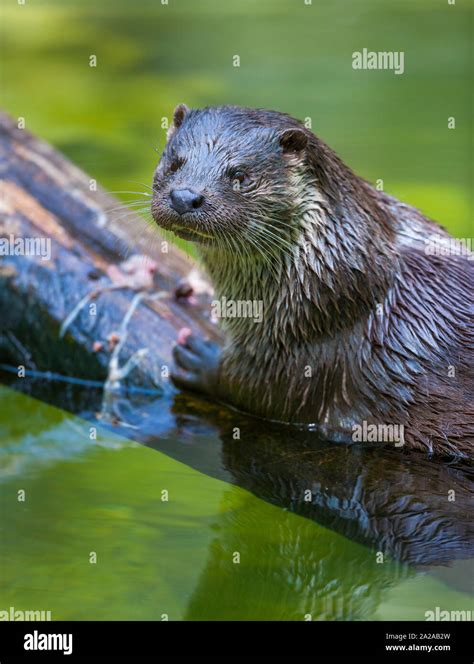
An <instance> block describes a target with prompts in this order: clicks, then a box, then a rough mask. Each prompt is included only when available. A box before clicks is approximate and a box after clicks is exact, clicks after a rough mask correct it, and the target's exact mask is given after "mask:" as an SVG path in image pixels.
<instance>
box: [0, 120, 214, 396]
mask: <svg viewBox="0 0 474 664" xmlns="http://www.w3.org/2000/svg"><path fill="white" fill-rule="evenodd" d="M0 187H1V195H0V200H1V203H0V238H3V240H2V246H0V310H1V311H2V316H1V319H0V362H5V363H10V364H11V363H13V364H14V365H15V366H17V365H24V366H25V367H26V368H27V369H39V370H47V371H52V372H59V373H62V374H67V375H71V376H74V377H76V378H78V377H79V378H89V379H90V378H99V379H105V378H106V377H107V375H108V373H109V374H110V368H111V367H110V365H111V362H112V364H114V367H112V368H114V369H115V371H116V373H117V369H119V368H120V367H123V366H124V365H126V363H127V361H129V360H130V358H132V357H134V360H133V363H134V364H136V366H135V368H134V369H133V370H131V371H130V372H129V374H128V376H127V378H126V381H127V383H128V384H131V385H137V386H141V387H148V388H157V389H159V390H161V391H164V392H167V391H170V390H172V389H173V388H172V386H171V384H170V382H169V381H168V380H163V377H162V374H163V373H164V374H166V369H163V368H164V367H169V365H170V362H171V349H172V345H173V342H174V340H175V339H176V337H177V335H178V333H179V330H180V329H181V328H183V327H185V328H190V329H191V330H193V331H200V332H201V333H203V334H205V335H207V336H210V337H211V338H212V337H217V335H218V333H217V330H216V327H215V326H214V325H213V324H211V322H210V317H209V307H208V306H207V305H208V301H209V296H208V295H207V296H206V294H202V295H198V296H194V297H193V298H191V301H192V302H194V303H190V300H189V298H187V299H186V298H177V297H176V296H175V293H176V288H177V287H178V285H179V283H180V282H181V281H182V280H183V279H185V278H186V277H187V275H188V274H189V273H190V271H191V270H196V269H197V266H196V264H195V263H194V262H193V261H192V260H191V259H190V258H189V257H188V256H186V255H185V254H184V253H183V252H182V251H180V250H179V249H177V248H176V247H175V246H173V245H172V244H169V243H166V242H165V241H163V239H162V238H161V237H160V236H159V234H158V230H157V229H155V228H149V227H148V226H147V224H146V222H145V220H144V219H143V218H142V217H139V216H138V215H135V214H133V213H131V212H130V211H129V212H128V213H127V215H126V219H125V217H124V210H126V209H127V208H125V207H124V206H122V205H120V204H119V202H118V201H117V200H116V199H114V198H113V197H111V196H110V195H108V194H106V193H105V191H103V190H102V189H101V188H100V187H98V188H97V190H96V191H95V183H94V181H93V180H91V178H89V176H87V175H86V174H84V173H83V172H81V171H80V170H79V169H78V168H77V167H75V166H74V165H73V164H72V163H71V162H70V161H68V160H67V159H66V158H65V157H64V156H63V155H61V154H60V153H59V152H57V151H56V150H55V149H53V148H52V147H50V146H49V145H47V144H46V143H44V142H42V141H40V140H38V139H36V138H35V137H33V136H32V135H31V134H29V133H28V132H27V131H25V130H21V129H18V128H17V126H16V125H15V123H14V122H13V121H12V120H11V118H9V117H8V116H7V115H5V114H0ZM25 238H28V239H29V240H30V242H29V245H28V246H27V245H26V243H25V242H24V239H25ZM15 243H17V244H15ZM2 248H3V251H2ZM28 249H30V250H33V249H34V250H35V254H34V255H25V253H26V252H27V251H28ZM5 252H7V253H9V255H3V256H1V254H2V253H5ZM12 254H13V255H12ZM15 254H17V255H15ZM40 254H42V255H40ZM49 254H50V255H49ZM80 303H82V304H83V306H82V307H81V308H80V310H78V309H76V311H75V307H77V306H78V304H80ZM130 307H132V309H130ZM127 312H128V314H129V317H130V320H131V321H132V323H131V324H130V325H128V327H127V329H125V327H124V325H123V321H124V319H125V322H126V317H127ZM71 313H72V314H73V318H72V317H71V318H69V319H68V316H69V315H70V314H71ZM74 314H75V315H74ZM65 321H66V324H67V330H65V334H64V335H63V334H61V332H62V330H61V326H62V325H63V324H64V322H65ZM121 326H122V329H121ZM63 331H64V330H63ZM119 332H120V333H121V338H120V339H119V338H118V335H119ZM137 351H139V354H138V355H135V356H134V354H136V353H137ZM109 377H110V376H109Z"/></svg>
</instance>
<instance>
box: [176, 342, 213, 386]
mask: <svg viewBox="0 0 474 664" xmlns="http://www.w3.org/2000/svg"><path fill="white" fill-rule="evenodd" d="M219 355H220V347H219V345H218V344H216V343H214V342H213V341H206V340H204V339H202V338H201V337H196V336H194V335H193V334H186V335H180V336H179V337H178V342H177V344H176V346H175V347H174V348H173V357H174V361H175V363H176V368H175V369H174V370H173V371H172V372H171V380H172V381H173V383H174V384H175V385H176V387H179V388H182V389H186V390H193V391H194V392H203V393H204V394H208V395H210V396H213V395H215V394H216V388H217V368H218V366H219Z"/></svg>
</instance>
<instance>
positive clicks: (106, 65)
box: [0, 0, 474, 237]
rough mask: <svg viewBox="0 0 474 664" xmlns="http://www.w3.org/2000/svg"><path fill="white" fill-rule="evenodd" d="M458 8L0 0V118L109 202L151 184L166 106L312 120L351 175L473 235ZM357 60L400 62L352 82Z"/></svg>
mask: <svg viewBox="0 0 474 664" xmlns="http://www.w3.org/2000/svg"><path fill="white" fill-rule="evenodd" d="M471 12H472V6H470V3H469V2H463V1H458V2H456V4H455V5H454V6H450V5H449V4H448V2H447V0H440V1H439V2H433V1H430V0H384V1H383V2H381V1H380V0H332V1H331V2H322V1H320V0H313V2H312V4H311V5H310V6H307V5H305V3H304V1H303V0H258V2H257V0H233V1H232V2H230V1H229V2H223V1H222V0H169V4H168V5H162V4H161V2H160V1H159V0H138V1H136V2H129V1H128V0H101V1H100V2H97V1H96V0H42V1H39V0H37V1H35V2H30V1H29V0H28V1H27V2H26V4H25V5H18V4H17V2H13V1H12V2H11V3H7V2H3V3H2V25H1V27H0V30H1V35H0V36H1V41H2V44H3V46H2V54H3V56H4V66H3V67H2V82H3V83H2V88H3V90H2V92H3V95H2V99H3V101H2V106H3V107H4V108H5V109H6V110H8V111H9V112H10V113H12V114H13V115H14V116H15V117H23V118H25V121H26V126H27V128H29V129H30V130H32V131H34V132H36V133H37V134H39V135H40V136H41V137H43V138H45V139H47V140H49V141H51V142H52V143H54V144H55V145H56V146H58V148H59V149H60V150H62V151H64V152H65V153H66V154H67V155H69V156H70V157H71V158H72V159H73V160H74V161H75V162H76V163H77V164H78V165H79V166H80V167H81V168H83V169H84V170H86V171H87V172H88V173H90V174H91V176H92V177H95V178H96V179H97V180H98V181H99V182H100V183H101V184H103V185H104V186H105V187H106V188H108V189H109V190H114V191H124V190H133V191H142V190H143V188H142V187H141V186H140V185H137V184H136V182H135V181H138V182H140V183H145V184H149V183H150V181H151V175H152V171H153V169H154V166H155V163H156V160H157V155H156V153H155V152H154V150H153V147H157V148H158V150H160V148H161V147H162V146H163V144H164V140H165V138H164V137H165V130H164V129H162V128H161V120H162V118H163V117H170V114H171V113H172V110H173V108H174V106H175V105H176V104H177V103H179V102H182V101H184V102H186V103H187V104H188V105H190V106H193V105H194V106H205V105H209V104H241V105H248V106H254V107H268V108H273V109H278V110H282V111H286V112H289V113H290V114H292V115H295V116H296V117H299V118H306V117H310V118H311V119H312V128H313V130H314V131H315V132H316V133H317V134H319V135H320V136H321V137H322V138H323V139H324V140H326V142H328V143H329V144H330V145H331V146H332V147H333V148H334V149H335V150H336V151H337V152H338V153H339V154H340V155H341V156H342V158H343V159H344V160H345V161H347V162H348V163H349V164H350V165H351V166H352V167H353V168H354V169H355V170H356V171H357V172H358V173H360V174H361V175H363V176H364V177H366V178H367V179H369V180H371V181H372V182H375V181H376V180H377V179H382V180H383V181H384V188H385V190H386V191H388V192H389V193H392V194H394V195H396V196H398V197H399V198H401V199H402V200H405V201H407V202H409V203H411V204H413V205H416V206H418V207H419V208H421V209H422V210H423V211H424V212H425V213H426V214H427V215H429V216H431V217H433V218H434V219H437V220H438V221H440V222H442V223H443V224H445V225H446V226H447V227H448V228H449V229H450V230H451V231H452V232H453V233H454V234H456V235H458V236H459V237H472V216H473V215H472V212H473V206H472V184H473V178H472V175H473V174H472V160H471V158H470V145H472V131H473V119H474V114H473V112H472V100H471V89H472V65H471V63H470V53H471V41H472V33H471V26H472V21H471ZM363 48H368V49H369V50H377V51H384V50H385V51H386V50H394V51H403V52H404V53H405V73H404V74H403V75H395V74H394V73H393V72H391V71H355V70H353V69H352V66H351V63H352V53H353V52H354V51H361V50H362V49H363ZM91 55H95V56H97V66H96V67H90V66H89V57H90V56H91ZM234 55H239V56H240V60H241V62H240V67H238V68H237V67H233V66H232V58H233V56H234ZM449 117H455V119H456V128H455V129H448V118H449ZM123 197H124V198H125V199H134V198H137V196H136V195H134V194H129V195H125V194H124V195H123Z"/></svg>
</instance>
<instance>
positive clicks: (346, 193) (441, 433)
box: [152, 104, 474, 459]
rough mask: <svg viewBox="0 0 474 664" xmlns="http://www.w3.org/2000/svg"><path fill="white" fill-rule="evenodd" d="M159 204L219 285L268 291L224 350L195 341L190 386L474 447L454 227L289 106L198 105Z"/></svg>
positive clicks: (470, 277)
mask: <svg viewBox="0 0 474 664" xmlns="http://www.w3.org/2000/svg"><path fill="white" fill-rule="evenodd" d="M152 215H153V218H154V220H155V221H156V223H157V224H158V225H159V226H160V227H162V228H163V229H167V230H170V231H172V232H173V233H175V234H176V235H177V236H179V237H181V238H184V239H187V240H192V241H193V242H195V243H196V245H197V247H198V250H199V253H200V256H201V258H202V261H203V263H204V265H205V267H206V269H207V271H208V273H209V275H210V276H211V278H212V281H213V284H214V287H215V292H216V296H217V298H220V299H222V298H226V301H227V302H249V301H250V302H260V303H262V305H263V316H262V317H261V322H259V323H257V322H255V320H253V319H252V317H249V316H243V315H241V316H235V317H232V316H227V317H225V318H224V319H223V320H222V325H223V328H224V331H225V334H226V341H225V343H224V344H223V346H222V348H220V347H219V346H218V345H216V344H215V343H211V342H210V341H208V340H205V339H201V338H199V337H197V336H195V335H189V336H187V337H185V338H183V339H181V340H180V342H179V343H178V344H177V345H176V346H175V348H174V351H173V352H174V359H175V363H176V368H175V370H174V372H173V374H172V379H173V381H174V383H175V385H176V386H178V387H179V388H184V389H190V390H194V391H198V392H201V393H203V394H205V395H207V396H208V397H210V398H212V399H214V400H218V401H220V402H224V403H226V404H228V405H230V406H232V407H234V408H236V409H238V410H241V411H245V412H247V413H250V414H252V415H255V416H258V417H260V418H265V419H269V420H274V421H278V422H282V423H286V424H290V425H297V426H305V427H314V428H317V429H318V430H319V431H320V432H321V433H322V434H323V435H325V436H326V437H327V438H329V439H331V440H335V441H348V442H353V441H354V440H359V438H358V437H357V436H358V435H359V434H360V432H361V431H365V432H367V431H371V432H374V431H375V432H378V431H382V432H384V431H385V432H386V431H387V427H388V428H389V427H390V426H397V427H398V430H399V431H402V432H403V436H402V437H401V438H400V437H399V438H397V441H398V442H395V445H396V446H397V447H402V448H403V449H404V450H406V449H415V450H420V451H423V452H425V453H428V454H429V455H430V456H431V455H438V456H448V457H452V456H455V457H458V458H462V459H467V458H470V457H471V451H472V448H473V442H474V398H473V397H474V381H473V373H474V370H473V366H474V363H473V359H474V324H473V303H472V296H473V292H474V263H473V258H474V255H473V254H470V253H469V252H468V251H467V250H466V251H464V249H465V247H464V246H463V245H461V244H460V243H456V242H455V241H454V239H453V238H451V237H450V236H449V234H448V233H447V231H445V230H444V229H443V228H442V227H441V226H440V225H438V224H437V223H436V222H434V221H431V220H429V219H427V218H426V217H425V216H424V215H423V214H422V213H421V212H420V211H418V210H417V209H415V208H413V207H411V206H409V205H407V204H405V203H401V202H399V201H398V200H397V199H395V198H394V197H392V196H390V195H388V194H386V193H384V192H383V191H379V190H377V189H376V188H374V187H373V186H372V185H371V184H369V183H368V182H367V181H365V180H364V179H362V178H361V177H359V176H358V175H356V174H355V173H354V172H353V171H352V170H351V169H350V168H349V167H348V166H346V165H345V164H344V163H343V161H342V160H341V159H340V158H339V157H338V156H337V155H336V154H335V152H334V151H333V150H331V149H330V148H329V147H328V146H327V145H326V144H325V143H324V142H323V141H322V140H321V139H320V138H318V137H317V136H316V135H314V134H313V133H312V132H311V131H310V130H309V129H307V128H306V127H305V126H304V124H303V123H301V122H300V121H298V120H295V119H294V118H292V117H290V116H289V115H286V114H285V113H280V112H276V111H269V110H262V109H250V108H240V107H236V106H220V107H207V108H204V109H191V110H190V109H188V108H187V107H186V106H185V105H184V104H180V105H179V106H178V107H177V108H176V109H175V112H174V115H173V123H172V126H171V127H170V130H169V131H168V140H167V144H166V147H165V149H164V151H163V154H162V157H161V159H160V161H159V164H158V166H157V168H156V171H155V174H154V179H153V199H152ZM439 247H444V248H445V249H446V247H448V250H447V251H446V250H442V251H439V250H438V249H439ZM449 248H450V250H449ZM453 248H454V250H453ZM458 249H459V250H458ZM355 432H359V433H358V434H357V433H356V434H355ZM370 440H371V441H377V440H379V438H377V435H375V437H374V435H372V437H371V438H369V442H370ZM380 442H387V440H385V439H384V440H381V441H380ZM390 444H392V443H390Z"/></svg>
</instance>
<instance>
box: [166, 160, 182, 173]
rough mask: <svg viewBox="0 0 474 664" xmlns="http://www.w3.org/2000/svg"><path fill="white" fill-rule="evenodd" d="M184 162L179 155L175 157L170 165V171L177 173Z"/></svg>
mask: <svg viewBox="0 0 474 664" xmlns="http://www.w3.org/2000/svg"><path fill="white" fill-rule="evenodd" d="M183 163H184V159H180V158H179V157H174V158H173V159H172V161H171V163H170V165H169V166H168V171H169V172H170V173H176V171H177V170H179V169H180V168H181V166H182V165H183Z"/></svg>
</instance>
